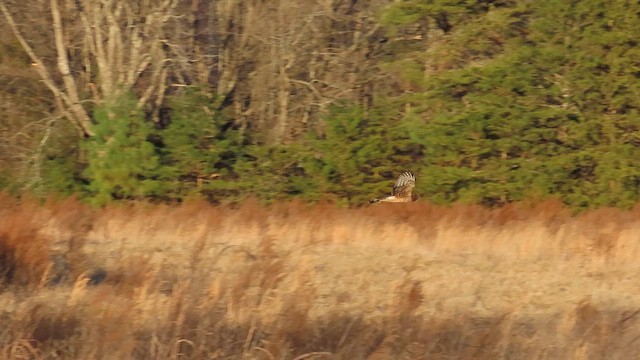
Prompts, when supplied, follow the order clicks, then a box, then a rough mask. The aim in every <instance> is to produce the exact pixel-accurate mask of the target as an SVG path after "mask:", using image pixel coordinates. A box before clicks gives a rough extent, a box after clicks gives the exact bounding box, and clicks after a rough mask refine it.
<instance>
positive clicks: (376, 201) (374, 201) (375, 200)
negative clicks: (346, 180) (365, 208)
mask: <svg viewBox="0 0 640 360" xmlns="http://www.w3.org/2000/svg"><path fill="white" fill-rule="evenodd" d="M369 202H370V203H372V204H377V203H379V202H380V199H371V200H369Z"/></svg>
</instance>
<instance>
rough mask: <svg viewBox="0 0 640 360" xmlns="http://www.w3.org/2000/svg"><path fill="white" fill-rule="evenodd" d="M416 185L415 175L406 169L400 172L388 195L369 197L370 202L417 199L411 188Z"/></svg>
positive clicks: (410, 200)
mask: <svg viewBox="0 0 640 360" xmlns="http://www.w3.org/2000/svg"><path fill="white" fill-rule="evenodd" d="M414 187H416V176H415V175H413V173H411V172H409V171H407V172H404V173H402V174H401V175H400V176H399V177H398V180H396V183H395V184H393V192H392V193H391V195H390V196H387V197H383V198H380V199H371V200H369V202H370V203H372V204H374V203H380V202H412V201H416V200H418V196H417V195H416V194H414V193H413V188H414Z"/></svg>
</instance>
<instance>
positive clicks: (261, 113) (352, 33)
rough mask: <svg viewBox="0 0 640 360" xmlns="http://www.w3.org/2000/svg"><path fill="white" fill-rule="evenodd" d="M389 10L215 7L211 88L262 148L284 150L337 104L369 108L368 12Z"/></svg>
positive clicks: (332, 5)
mask: <svg viewBox="0 0 640 360" xmlns="http://www.w3.org/2000/svg"><path fill="white" fill-rule="evenodd" d="M388 2H389V1H386V0H379V1H371V2H358V1H343V0H323V1H320V0H294V1H284V0H278V1H269V2H262V1H249V0H226V1H219V2H217V4H218V6H217V8H216V9H215V11H216V14H217V17H218V19H219V20H218V25H219V27H218V32H219V34H220V38H221V42H220V44H223V48H222V49H221V50H220V52H219V54H220V56H219V58H218V70H217V74H218V77H217V79H218V82H217V84H218V87H217V88H218V91H219V92H220V93H223V94H226V95H227V97H228V98H230V99H231V102H232V103H233V108H234V114H235V118H236V120H237V121H238V122H239V123H240V124H241V126H242V127H244V128H248V129H251V130H253V133H254V134H257V133H260V134H264V135H263V136H260V137H259V139H260V140H261V141H266V142H271V143H283V142H287V141H290V140H292V139H295V137H296V136H297V135H299V134H301V133H303V132H305V131H306V130H307V129H308V128H309V127H310V126H313V124H314V123H317V122H318V119H319V117H320V116H321V115H322V114H323V113H325V112H326V110H327V108H328V106H329V105H330V104H331V103H333V102H335V101H336V100H339V99H348V100H352V101H356V102H358V103H361V104H363V105H364V106H365V107H367V106H370V102H371V97H372V92H373V83H374V82H375V81H376V77H377V76H378V74H379V73H378V72H377V71H376V67H375V66H376V59H375V56H372V55H373V54H374V53H375V47H376V46H377V44H378V42H379V40H380V38H381V34H382V31H381V29H379V26H378V25H377V22H376V14H375V10H376V9H378V8H380V6H382V5H383V4H386V3H388Z"/></svg>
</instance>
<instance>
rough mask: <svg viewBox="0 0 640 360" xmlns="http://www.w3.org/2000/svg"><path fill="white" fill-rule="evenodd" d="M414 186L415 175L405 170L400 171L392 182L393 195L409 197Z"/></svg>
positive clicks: (403, 197)
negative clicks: (393, 182) (396, 178)
mask: <svg viewBox="0 0 640 360" xmlns="http://www.w3.org/2000/svg"><path fill="white" fill-rule="evenodd" d="M415 187H416V176H415V175H414V174H413V173H411V172H409V171H407V172H404V173H402V174H401V175H400V176H399V177H398V180H396V183H395V184H393V193H392V194H393V196H395V197H397V198H402V199H411V196H412V195H411V194H412V193H413V188H415Z"/></svg>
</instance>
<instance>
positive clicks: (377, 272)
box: [0, 197, 640, 359]
mask: <svg viewBox="0 0 640 360" xmlns="http://www.w3.org/2000/svg"><path fill="white" fill-rule="evenodd" d="M0 200H1V202H0V204H1V205H0V275H1V276H2V285H1V286H2V287H1V288H0V319H1V321H2V324H4V326H3V327H2V328H1V329H0V358H3V359H5V358H6V359H23V358H30V359H128V358H135V359H177V358H191V359H200V358H212V359H241V358H242V359H323V358H326V359H450V358H458V359H499V358H509V359H531V358H545V359H546V358H551V359H592V358H606V359H616V358H617V359H627V358H632V357H633V356H635V354H637V351H638V350H639V346H638V345H637V344H636V339H637V338H638V336H639V335H640V324H639V323H638V320H637V318H638V311H639V310H640V283H638V282H637V277H638V275H639V270H640V266H639V265H638V259H639V258H640V249H639V248H638V246H639V244H640V235H639V234H640V220H637V219H639V217H638V215H639V214H640V211H639V210H634V211H629V212H623V211H620V210H614V209H602V210H597V211H593V212H589V213H585V214H581V215H578V216H572V215H571V214H570V213H569V212H568V211H567V210H566V209H564V208H563V207H562V206H561V205H559V204H558V203H555V202H547V203H538V204H520V205H511V206H508V207H505V208H501V209H495V210H487V209H483V208H481V207H474V206H453V207H447V208H445V207H438V206H433V205H429V204H425V203H420V202H418V203H412V204H386V205H380V206H371V207H366V208H361V209H343V208H337V207H334V206H332V205H330V204H324V205H314V206H311V205H305V204H301V203H296V202H292V203H278V204H275V205H273V206H270V207H263V206H261V205H259V204H257V203H255V202H251V201H248V202H246V203H243V204H241V205H239V206H236V207H212V206H210V205H208V204H206V203H201V202H193V203H188V204H184V205H181V206H177V207H172V206H165V205H149V204H129V205H126V206H123V205H115V206H112V207H108V208H105V209H101V210H96V209H91V208H88V207H85V206H83V205H81V204H79V203H78V202H76V201H73V200H68V201H62V202H54V201H51V202H48V203H46V204H44V205H39V204H37V203H36V202H31V201H29V200H23V201H21V202H17V201H15V200H13V199H11V198H9V197H3V198H2V199H0Z"/></svg>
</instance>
